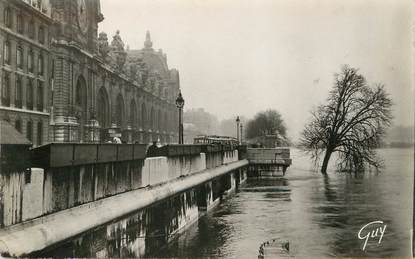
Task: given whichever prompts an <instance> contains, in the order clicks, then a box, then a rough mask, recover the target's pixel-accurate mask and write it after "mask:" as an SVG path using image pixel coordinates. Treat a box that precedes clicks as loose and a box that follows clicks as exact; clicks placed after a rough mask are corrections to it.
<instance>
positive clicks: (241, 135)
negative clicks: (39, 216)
mask: <svg viewBox="0 0 415 259" xmlns="http://www.w3.org/2000/svg"><path fill="white" fill-rule="evenodd" d="M242 128H243V126H242V123H241V144H242V141H243V136H244V134H242V133H243V130H242Z"/></svg>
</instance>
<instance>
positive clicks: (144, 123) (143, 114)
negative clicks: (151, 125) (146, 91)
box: [141, 102, 148, 129]
mask: <svg viewBox="0 0 415 259" xmlns="http://www.w3.org/2000/svg"><path fill="white" fill-rule="evenodd" d="M141 123H142V127H143V129H145V128H147V126H148V125H147V123H148V120H147V110H146V105H145V103H144V102H143V103H142V104H141Z"/></svg>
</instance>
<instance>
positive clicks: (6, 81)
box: [1, 72, 10, 106]
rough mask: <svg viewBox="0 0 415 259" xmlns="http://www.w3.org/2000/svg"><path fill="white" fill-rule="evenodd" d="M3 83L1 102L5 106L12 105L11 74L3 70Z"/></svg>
mask: <svg viewBox="0 0 415 259" xmlns="http://www.w3.org/2000/svg"><path fill="white" fill-rule="evenodd" d="M3 74H4V77H3V85H2V87H1V102H2V105H3V106H10V75H9V73H8V72H3Z"/></svg>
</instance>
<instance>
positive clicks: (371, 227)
mask: <svg viewBox="0 0 415 259" xmlns="http://www.w3.org/2000/svg"><path fill="white" fill-rule="evenodd" d="M385 231H386V224H384V223H383V221H381V220H376V221H372V222H369V223H367V224H366V225H364V226H363V227H362V228H361V229H360V230H359V233H357V237H358V238H359V239H360V240H363V239H364V240H365V243H364V244H363V247H362V250H363V251H364V250H365V249H366V245H367V242H368V241H369V238H373V239H376V238H379V241H378V244H380V243H381V242H382V238H383V234H385Z"/></svg>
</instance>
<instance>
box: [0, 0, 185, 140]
mask: <svg viewBox="0 0 415 259" xmlns="http://www.w3.org/2000/svg"><path fill="white" fill-rule="evenodd" d="M9 9H10V10H11V12H9V11H7V10H9ZM0 12H1V13H0V14H4V15H3V18H2V19H3V21H2V22H1V24H0V29H1V31H0V32H1V34H0V37H1V38H0V41H1V44H2V47H3V46H5V44H9V45H10V47H9V46H8V45H7V47H3V50H4V51H3V57H2V61H3V63H2V65H3V66H2V71H1V73H2V84H1V86H2V102H1V106H0V116H2V119H6V120H9V121H10V122H11V123H12V124H14V125H17V126H16V128H18V126H19V127H20V130H21V132H23V133H24V134H25V135H26V136H29V135H30V134H29V133H30V130H27V129H30V127H29V126H32V128H33V129H32V133H31V134H33V135H34V136H37V134H41V135H42V136H41V137H38V138H36V139H35V138H34V137H32V138H31V141H32V142H33V144H34V145H40V144H45V143H47V142H106V141H108V140H110V139H112V137H114V136H118V137H120V138H121V139H122V140H123V141H124V142H128V143H133V142H135V143H149V142H151V141H156V140H160V142H162V143H170V142H175V141H176V139H177V135H178V134H177V128H178V127H177V126H176V124H177V117H178V113H177V112H178V111H177V108H176V107H175V99H176V97H177V95H178V93H179V91H180V80H179V73H178V71H177V70H175V69H169V68H168V65H167V58H166V55H165V54H164V53H163V52H162V51H161V50H159V51H155V50H154V49H153V46H152V41H151V37H150V33H149V32H147V34H146V40H145V42H144V47H143V48H142V49H140V50H130V49H128V48H127V47H126V46H125V44H124V42H123V41H122V39H121V35H120V32H119V31H117V32H116V33H115V35H114V36H113V37H112V40H111V41H110V40H109V39H108V36H107V34H106V33H104V32H101V33H100V34H99V36H98V23H99V22H101V21H102V20H103V18H104V17H103V15H102V13H101V8H100V2H99V0H76V1H75V0H50V1H34V0H26V1H23V0H7V1H5V0H1V1H0ZM6 12H9V13H6ZM22 13H23V15H24V16H25V21H26V23H25V26H26V27H29V26H32V25H29V24H32V23H29V22H28V21H32V19H35V21H36V24H37V25H35V28H36V37H39V36H38V35H39V34H40V32H41V33H42V35H44V41H42V42H40V41H39V38H35V39H33V38H30V37H31V34H30V33H29V31H28V30H29V29H27V32H26V31H25V32H26V34H25V33H23V34H22V33H20V34H19V28H18V25H17V19H20V18H17V17H18V16H19V15H22ZM6 14H7V15H8V16H7V17H6ZM8 17H12V18H11V19H12V20H13V21H12V22H11V26H10V25H9V24H8V21H6V18H7V19H10V18H8ZM26 27H25V28H26ZM40 28H42V30H41V29H40ZM39 31H40V32H39ZM22 38H24V39H22ZM26 38H27V39H26ZM20 45H23V46H22V48H23V54H19V53H17V52H18V51H17V50H16V48H19V46H20ZM5 48H7V49H8V50H7V51H9V52H10V53H11V54H9V53H7V54H8V56H7V57H8V58H9V59H10V61H7V62H9V63H10V64H9V63H7V62H6V63H5V55H4V53H6V52H5V51H6V50H5ZM30 51H33V53H34V55H33V57H30V58H29V54H28V53H31V52H30ZM14 53H16V54H14ZM21 55H23V58H22V59H23V68H20V67H19V64H20V63H19V64H17V62H18V61H17V60H18V57H20V56H21ZM29 59H30V60H39V59H42V60H43V61H38V62H35V64H34V67H32V68H31V69H33V70H34V71H35V72H34V73H33V72H30V69H29V67H28V61H27V60H29ZM39 64H44V69H43V71H42V73H40V72H38V71H39V68H38V66H39ZM20 66H21V64H20ZM8 73H9V74H10V75H8ZM5 75H8V78H7V77H6V80H5V79H4V78H5ZM20 75H21V76H22V77H23V76H25V77H27V78H30V79H32V80H36V82H37V85H36V87H37V88H35V89H34V90H33V91H35V93H34V94H33V98H35V99H34V100H36V105H34V108H33V109H30V108H31V106H30V102H28V100H29V101H30V98H28V96H29V97H30V96H31V95H29V94H28V93H27V91H28V90H27V89H29V88H27V87H26V88H25V87H23V93H22V94H20V92H19V91H20V90H18V89H17V87H16V85H19V84H16V83H12V82H13V80H14V81H16V80H17V79H16V78H18V76H20ZM27 78H24V79H23V81H24V82H23V84H26V85H27V84H28V83H27V82H30V80H29V79H27ZM7 82H9V83H7ZM6 83H7V84H8V85H7V84H6ZM7 87H8V88H7ZM41 87H42V88H41ZM39 89H42V90H39ZM29 91H32V90H29ZM3 92H4V97H5V98H4V101H3ZM17 93H19V94H17ZM20 95H22V96H23V97H22V98H21V99H22V105H21V107H20V102H18V101H14V100H15V99H16V97H15V96H20ZM38 96H43V99H41V100H42V101H40V100H38V99H39V97H38ZM25 97H26V99H25ZM19 98H20V97H19ZM19 98H17V99H18V100H20V99H19ZM8 99H9V100H10V101H8ZM17 99H16V100H17ZM41 104H43V105H41ZM16 105H17V106H16ZM28 107H29V108H28ZM38 108H39V109H40V110H38ZM18 120H21V122H20V124H19V123H18V122H17V121H18ZM39 125H40V126H39Z"/></svg>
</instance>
